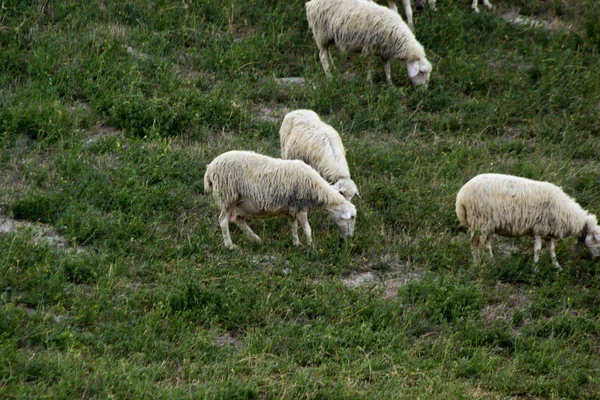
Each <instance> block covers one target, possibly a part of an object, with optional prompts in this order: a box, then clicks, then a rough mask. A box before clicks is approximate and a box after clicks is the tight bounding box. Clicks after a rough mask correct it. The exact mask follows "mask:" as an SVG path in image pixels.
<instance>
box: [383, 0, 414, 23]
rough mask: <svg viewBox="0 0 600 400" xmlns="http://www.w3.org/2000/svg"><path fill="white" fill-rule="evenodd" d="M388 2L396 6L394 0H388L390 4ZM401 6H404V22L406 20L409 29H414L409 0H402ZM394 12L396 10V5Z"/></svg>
mask: <svg viewBox="0 0 600 400" xmlns="http://www.w3.org/2000/svg"><path fill="white" fill-rule="evenodd" d="M390 3H392V4H394V7H396V2H395V1H393V0H389V1H388V4H390ZM402 6H403V7H404V13H405V14H406V22H408V26H410V29H411V30H414V29H415V26H414V25H413V12H412V8H411V6H410V0H402ZM390 8H391V7H390ZM396 12H398V8H397V7H396Z"/></svg>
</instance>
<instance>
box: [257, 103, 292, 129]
mask: <svg viewBox="0 0 600 400" xmlns="http://www.w3.org/2000/svg"><path fill="white" fill-rule="evenodd" d="M254 110H255V111H256V116H257V118H258V119H259V120H261V121H266V122H271V123H274V124H275V123H276V124H279V123H281V122H282V121H283V117H285V115H286V114H287V113H289V112H290V109H289V108H287V107H286V106H283V105H267V104H258V105H256V106H254Z"/></svg>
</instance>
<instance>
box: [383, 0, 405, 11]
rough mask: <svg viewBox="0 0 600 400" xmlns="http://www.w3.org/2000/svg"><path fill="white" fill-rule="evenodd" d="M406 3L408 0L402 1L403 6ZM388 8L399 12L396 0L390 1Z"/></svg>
mask: <svg viewBox="0 0 600 400" xmlns="http://www.w3.org/2000/svg"><path fill="white" fill-rule="evenodd" d="M405 1H408V0H402V4H404V2H405ZM409 6H410V4H409ZM388 7H389V8H390V10H392V11H395V12H398V7H396V1H395V0H388ZM405 8H406V7H405Z"/></svg>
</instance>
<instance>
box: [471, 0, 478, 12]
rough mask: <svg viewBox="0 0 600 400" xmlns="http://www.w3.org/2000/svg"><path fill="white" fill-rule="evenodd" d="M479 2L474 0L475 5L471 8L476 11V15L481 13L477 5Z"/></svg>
mask: <svg viewBox="0 0 600 400" xmlns="http://www.w3.org/2000/svg"><path fill="white" fill-rule="evenodd" d="M478 2H479V0H473V3H472V4H471V8H472V9H473V11H475V12H476V13H478V12H479V7H477V3H478Z"/></svg>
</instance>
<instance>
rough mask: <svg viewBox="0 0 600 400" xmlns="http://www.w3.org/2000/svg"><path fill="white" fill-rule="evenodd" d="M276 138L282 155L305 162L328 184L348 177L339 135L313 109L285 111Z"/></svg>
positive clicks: (285, 157)
mask: <svg viewBox="0 0 600 400" xmlns="http://www.w3.org/2000/svg"><path fill="white" fill-rule="evenodd" d="M279 138H280V142H281V157H282V158H284V159H288V160H294V159H296V160H302V161H304V162H306V163H307V164H309V165H310V166H312V167H313V168H314V169H316V170H317V172H319V173H320V174H321V176H322V177H323V178H325V180H326V181H328V182H329V183H331V184H333V183H335V182H337V181H338V180H340V179H350V170H349V169H348V163H347V161H346V152H345V150H344V145H343V143H342V139H341V138H340V135H339V134H338V132H337V131H336V130H335V129H333V127H332V126H330V125H328V124H326V123H325V122H323V121H321V119H320V118H319V116H318V115H317V113H315V112H314V111H311V110H296V111H292V112H290V113H288V114H287V115H286V116H285V118H284V119H283V123H282V124H281V129H280V130H279Z"/></svg>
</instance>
